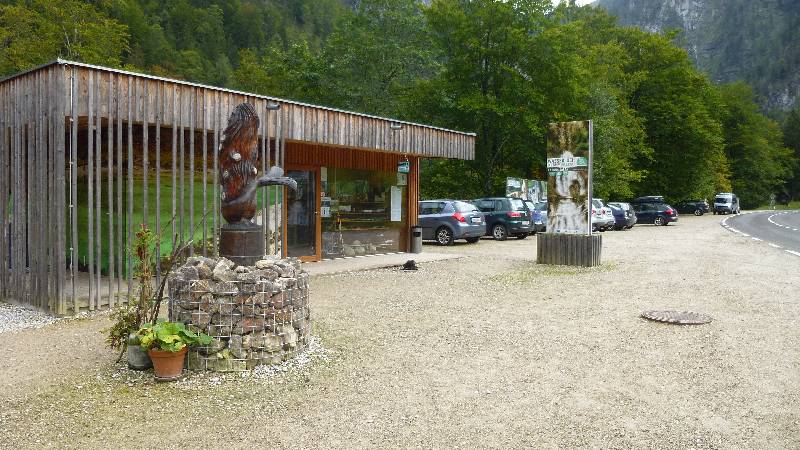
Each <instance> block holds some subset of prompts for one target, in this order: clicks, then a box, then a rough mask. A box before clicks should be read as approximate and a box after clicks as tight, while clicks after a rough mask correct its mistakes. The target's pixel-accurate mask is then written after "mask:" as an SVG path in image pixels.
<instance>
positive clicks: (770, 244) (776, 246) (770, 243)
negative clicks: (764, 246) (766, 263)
mask: <svg viewBox="0 0 800 450" xmlns="http://www.w3.org/2000/svg"><path fill="white" fill-rule="evenodd" d="M769 246H770V247H775V248H783V247H781V246H780V245H775V244H773V243H772V242H769Z"/></svg>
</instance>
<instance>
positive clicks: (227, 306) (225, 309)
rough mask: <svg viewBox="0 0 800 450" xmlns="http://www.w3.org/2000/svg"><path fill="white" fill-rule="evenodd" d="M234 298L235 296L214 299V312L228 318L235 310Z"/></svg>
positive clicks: (221, 296)
mask: <svg viewBox="0 0 800 450" xmlns="http://www.w3.org/2000/svg"><path fill="white" fill-rule="evenodd" d="M235 299H236V296H235V295H218V296H216V297H215V303H214V304H215V307H216V310H217V311H219V313H220V314H222V315H223V316H229V315H231V314H233V311H234V310H235V309H236V307H237V306H239V305H237V304H236V301H235Z"/></svg>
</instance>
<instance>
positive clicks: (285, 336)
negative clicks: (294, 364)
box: [276, 324, 297, 350]
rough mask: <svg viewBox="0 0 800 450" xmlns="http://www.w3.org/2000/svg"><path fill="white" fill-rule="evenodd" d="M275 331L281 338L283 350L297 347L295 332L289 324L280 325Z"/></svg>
mask: <svg viewBox="0 0 800 450" xmlns="http://www.w3.org/2000/svg"><path fill="white" fill-rule="evenodd" d="M276 331H277V332H278V335H280V337H281V342H282V343H283V348H284V349H287V350H289V349H293V348H295V347H297V332H296V331H295V330H294V327H292V325H291V324H286V325H280V326H279V327H278V328H277V330H276Z"/></svg>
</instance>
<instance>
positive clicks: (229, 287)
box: [213, 280, 239, 294]
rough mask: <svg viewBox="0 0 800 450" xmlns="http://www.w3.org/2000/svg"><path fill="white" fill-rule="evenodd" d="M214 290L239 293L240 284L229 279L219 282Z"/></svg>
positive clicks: (216, 291)
mask: <svg viewBox="0 0 800 450" xmlns="http://www.w3.org/2000/svg"><path fill="white" fill-rule="evenodd" d="M213 292H214V293H215V294H237V293H239V286H238V285H237V284H236V283H234V282H233V281H231V280H229V281H225V282H222V283H217V285H216V286H214V289H213Z"/></svg>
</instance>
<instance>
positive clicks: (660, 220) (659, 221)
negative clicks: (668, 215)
mask: <svg viewBox="0 0 800 450" xmlns="http://www.w3.org/2000/svg"><path fill="white" fill-rule="evenodd" d="M653 225H658V226H661V225H664V218H663V217H656V218H655V220H653Z"/></svg>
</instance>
